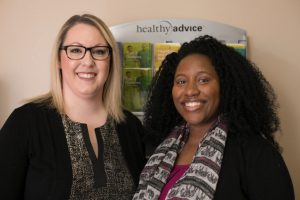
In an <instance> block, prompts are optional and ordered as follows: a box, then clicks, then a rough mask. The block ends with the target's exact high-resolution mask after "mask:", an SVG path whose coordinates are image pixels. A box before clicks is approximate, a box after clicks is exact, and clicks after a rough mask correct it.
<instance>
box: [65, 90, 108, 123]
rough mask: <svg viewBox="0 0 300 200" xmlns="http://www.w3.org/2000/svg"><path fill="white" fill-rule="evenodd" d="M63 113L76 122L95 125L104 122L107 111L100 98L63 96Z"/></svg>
mask: <svg viewBox="0 0 300 200" xmlns="http://www.w3.org/2000/svg"><path fill="white" fill-rule="evenodd" d="M64 103H65V104H64V109H65V113H66V114H67V115H68V117H69V118H70V119H72V120H73V121H76V122H80V123H85V124H88V126H92V127H97V126H101V125H103V124H104V123H105V122H106V118H107V111H106V109H105V107H104V104H103V101H102V98H101V97H99V98H86V99H84V98H78V97H74V96H73V97H69V98H64Z"/></svg>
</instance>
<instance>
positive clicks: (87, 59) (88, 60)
mask: <svg viewBox="0 0 300 200" xmlns="http://www.w3.org/2000/svg"><path fill="white" fill-rule="evenodd" d="M82 62H83V63H84V64H86V65H92V64H94V58H93V57H92V53H91V51H87V52H86V53H85V55H84V57H83V58H82Z"/></svg>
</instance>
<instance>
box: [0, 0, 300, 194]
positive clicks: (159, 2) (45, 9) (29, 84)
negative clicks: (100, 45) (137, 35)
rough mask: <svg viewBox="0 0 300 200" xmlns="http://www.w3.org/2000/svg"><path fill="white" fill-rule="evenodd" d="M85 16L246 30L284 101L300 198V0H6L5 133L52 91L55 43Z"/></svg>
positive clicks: (0, 28) (0, 119)
mask: <svg viewBox="0 0 300 200" xmlns="http://www.w3.org/2000/svg"><path fill="white" fill-rule="evenodd" d="M25 2H26V3H25ZM121 2H122V3H121ZM125 2H126V3H125ZM177 2H178V3H177ZM82 12H90V13H93V14H96V15H98V16H99V17H101V18H102V19H103V20H104V21H105V22H106V23H107V24H108V25H109V26H112V25H116V24H119V23H123V22H129V21H131V20H142V19H154V18H187V19H208V20H213V21H217V22H221V23H225V24H229V25H233V26H237V27H240V28H243V29H245V30H246V31H247V35H248V39H249V58H250V59H251V60H252V61H254V62H255V63H256V64H257V65H258V66H259V67H260V68H261V70H262V71H263V73H264V74H265V76H266V77H267V79H268V80H269V81H270V82H271V84H272V85H273V87H274V89H275V92H276V93H277V95H278V99H279V103H280V106H281V107H280V110H279V114H280V118H281V122H282V133H281V134H280V135H279V137H278V139H279V142H280V144H281V145H282V147H283V149H284V152H283V156H284V159H285V161H286V163H287V165H288V168H289V170H290V173H291V175H292V179H293V182H294V187H295V189H296V195H297V197H298V198H297V199H300V134H299V130H300V121H299V119H300V108H299V107H300V103H299V99H300V92H298V89H299V86H300V78H299V75H300V65H299V63H300V54H299V51H298V47H299V45H300V42H299V41H300V40H299V38H297V37H300V1H299V0H284V1H283V0H281V1H280V0H264V1H261V0H252V1H244V0H227V1H216V0H184V1H176V0H148V1H145V0H131V1H117V0H97V1H96V0H84V1H70V0H68V1H67V0H66V1H61V0H51V1H45V0H31V1H22V0H0V44H1V47H0V57H1V59H0V127H1V126H2V125H3V123H4V121H5V119H6V118H7V117H8V115H9V113H10V112H11V111H12V110H13V108H15V107H16V106H18V105H20V100H22V99H24V98H28V97H31V96H34V95H37V94H40V93H43V92H46V91H47V90H48V87H49V73H48V72H49V69H48V66H49V65H48V64H49V57H50V51H51V48H52V42H53V40H54V38H55V36H56V33H57V31H58V29H59V28H60V26H61V25H62V23H63V22H64V21H65V20H66V19H67V18H68V17H69V16H70V15H73V14H75V13H82Z"/></svg>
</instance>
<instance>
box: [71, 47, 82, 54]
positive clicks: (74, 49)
mask: <svg viewBox="0 0 300 200" xmlns="http://www.w3.org/2000/svg"><path fill="white" fill-rule="evenodd" d="M70 53H82V49H81V48H72V49H70Z"/></svg>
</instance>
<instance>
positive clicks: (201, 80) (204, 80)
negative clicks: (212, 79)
mask: <svg viewBox="0 0 300 200" xmlns="http://www.w3.org/2000/svg"><path fill="white" fill-rule="evenodd" d="M208 81H209V79H208V78H200V79H199V80H198V83H200V84H204V83H208Z"/></svg>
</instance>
